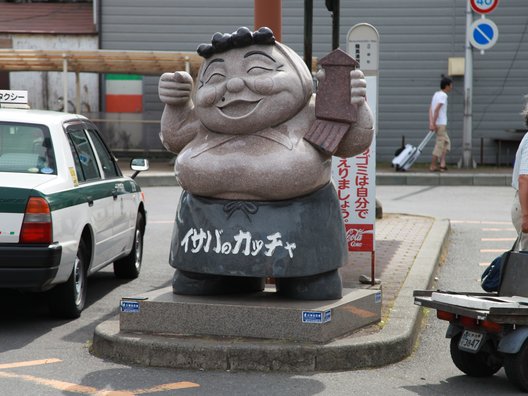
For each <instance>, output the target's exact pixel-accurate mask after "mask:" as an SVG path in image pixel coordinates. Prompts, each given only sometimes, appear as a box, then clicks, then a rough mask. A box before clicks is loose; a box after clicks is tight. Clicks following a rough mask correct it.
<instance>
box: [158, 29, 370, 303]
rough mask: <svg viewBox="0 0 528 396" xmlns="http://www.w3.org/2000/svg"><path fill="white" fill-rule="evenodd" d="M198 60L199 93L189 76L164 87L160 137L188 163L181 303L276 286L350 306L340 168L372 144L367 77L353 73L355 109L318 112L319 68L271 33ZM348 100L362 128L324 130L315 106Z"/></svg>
mask: <svg viewBox="0 0 528 396" xmlns="http://www.w3.org/2000/svg"><path fill="white" fill-rule="evenodd" d="M341 52H342V51H341ZM198 53H199V54H200V55H201V56H202V57H204V58H205V59H204V62H203V64H202V65H201V67H200V70H199V72H198V76H197V81H196V84H195V85H194V84H193V80H192V78H191V76H190V75H189V74H188V73H185V72H176V73H165V74H163V75H162V76H161V78H160V82H159V96H160V99H161V101H162V102H163V103H164V104H165V109H164V111H163V115H162V118H161V133H160V136H161V140H162V142H163V145H164V146H165V147H166V148H167V149H168V150H170V151H172V152H174V153H177V154H178V156H177V159H176V163H175V172H176V177H177V180H178V181H179V183H180V185H181V186H182V188H183V190H184V191H183V193H182V196H181V199H180V202H179V206H178V210H177V214H176V220H175V225H174V231H173V236H172V242H171V253H170V264H171V265H172V266H173V267H174V268H176V272H175V274H174V278H173V282H172V286H173V291H174V293H176V294H188V295H210V294H220V293H241V292H254V291H261V290H263V288H264V281H265V279H266V278H267V277H273V278H275V282H276V288H277V292H278V293H279V294H281V295H283V296H286V297H289V298H296V299H310V300H325V299H326V300H328V299H338V298H341V296H342V284H341V277H340V275H339V272H338V268H339V267H341V266H343V265H345V264H346V260H347V249H346V242H345V234H344V226H343V222H342V219H341V213H340V207H339V202H338V199H337V196H336V193H335V189H334V187H333V185H332V183H331V181H330V172H331V156H332V154H333V155H336V156H340V157H351V156H354V155H357V154H359V153H361V152H363V151H364V150H366V149H367V148H368V147H369V146H370V143H371V141H372V138H373V135H374V132H373V117H372V113H371V111H370V108H369V106H368V104H367V103H366V102H365V94H366V88H365V87H366V83H365V79H364V76H363V73H362V72H361V71H360V70H352V69H351V71H350V72H347V73H348V76H349V77H348V81H345V84H344V85H343V84H342V83H340V85H343V86H345V87H347V88H346V95H345V97H344V98H342V97H341V98H337V99H336V98H335V97H334V98H333V97H332V95H331V94H330V95H329V96H328V97H326V94H325V95H324V96H325V97H323V96H322V97H318V98H317V105H316V103H315V102H316V100H315V95H313V81H312V75H311V73H310V72H309V70H308V68H307V67H306V65H305V64H304V62H303V60H302V59H301V58H300V57H299V56H298V55H297V54H296V53H295V52H294V51H293V50H292V49H290V48H288V47H287V46H285V45H284V44H281V43H279V42H277V41H276V40H275V38H274V36H273V32H272V31H271V30H270V29H268V28H261V29H259V30H258V31H257V32H251V31H250V30H249V29H247V28H240V29H238V31H237V32H235V33H233V34H221V33H216V34H215V35H214V36H213V38H212V44H202V45H200V46H199V47H198ZM343 54H344V53H343ZM353 62H355V61H353ZM328 78H330V76H328ZM318 79H320V80H322V81H325V80H324V79H325V72H324V71H321V72H320V73H318ZM325 91H329V90H328V89H326V90H325ZM334 96H335V95H334ZM343 100H344V101H345V106H346V105H348V104H349V103H351V104H353V105H354V111H353V113H354V114H353V119H354V120H353V121H350V120H346V119H345V120H343V119H337V120H334V121H335V122H334V121H332V120H331V119H329V118H327V119H326V120H325V119H324V118H321V119H317V118H316V111H315V108H316V106H320V105H321V106H323V107H322V109H323V111H322V112H321V114H323V113H325V111H324V107H325V106H324V104H325V103H327V104H328V103H330V107H332V106H334V107H335V106H338V105H339V103H340V102H341V103H342V102H343ZM326 107H327V108H328V106H326ZM345 108H346V107H345ZM326 113H328V111H326ZM330 113H332V112H331V111H330ZM337 113H344V112H343V111H337ZM345 113H348V112H347V111H345ZM345 118H350V117H349V116H348V115H347V116H346V117H345ZM325 122H326V123H325ZM332 131H334V132H335V134H333V132H332ZM308 135H309V138H308ZM334 135H335V136H338V137H337V138H335V137H333V136H334ZM328 137H330V138H328ZM307 139H308V140H310V142H309V141H308V140H307ZM328 141H330V144H327V142H328Z"/></svg>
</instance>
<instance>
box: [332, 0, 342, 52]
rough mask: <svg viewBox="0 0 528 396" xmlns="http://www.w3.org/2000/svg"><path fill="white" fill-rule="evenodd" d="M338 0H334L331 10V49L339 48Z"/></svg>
mask: <svg viewBox="0 0 528 396" xmlns="http://www.w3.org/2000/svg"><path fill="white" fill-rule="evenodd" d="M340 7H341V6H340V4H339V0H334V9H333V11H332V50H335V49H336V48H339V15H340V12H339V10H340Z"/></svg>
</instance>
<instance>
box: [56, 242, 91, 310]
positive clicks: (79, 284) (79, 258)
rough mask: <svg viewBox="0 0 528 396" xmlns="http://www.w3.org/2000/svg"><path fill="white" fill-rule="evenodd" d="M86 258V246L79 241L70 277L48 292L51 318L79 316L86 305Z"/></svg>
mask: <svg viewBox="0 0 528 396" xmlns="http://www.w3.org/2000/svg"><path fill="white" fill-rule="evenodd" d="M86 257H87V254H86V244H85V242H84V241H81V242H80V243H79V249H78V250H77V255H76V257H75V262H74V263H73V270H72V273H71V275H70V277H69V278H68V280H67V281H66V282H65V283H62V284H60V285H57V286H56V287H54V288H53V289H52V290H51V291H50V292H51V295H50V311H51V313H52V315H53V316H56V317H60V318H67V319H75V318H78V317H79V316H81V312H82V310H83V309H84V305H85V303H86V283H87V282H86V280H87V275H86V264H87V259H86Z"/></svg>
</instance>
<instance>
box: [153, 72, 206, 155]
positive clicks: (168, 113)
mask: <svg viewBox="0 0 528 396" xmlns="http://www.w3.org/2000/svg"><path fill="white" fill-rule="evenodd" d="M192 87H193V82H192V77H191V76H190V75H189V74H188V73H186V72H176V73H164V74H163V75H162V76H161V77H160V81H159V86H158V92H159V97H160V100H161V101H162V102H163V103H165V108H164V109H163V114H162V116H161V131H160V139H161V142H162V143H163V146H165V148H166V149H167V150H169V151H172V152H173V153H179V152H180V151H181V150H182V149H183V147H185V146H186V145H187V144H188V143H189V142H190V141H191V140H192V139H194V137H195V136H196V134H197V133H198V131H199V130H200V128H201V123H200V121H199V120H198V119H197V118H196V114H195V112H194V105H193V102H192V100H191V92H192Z"/></svg>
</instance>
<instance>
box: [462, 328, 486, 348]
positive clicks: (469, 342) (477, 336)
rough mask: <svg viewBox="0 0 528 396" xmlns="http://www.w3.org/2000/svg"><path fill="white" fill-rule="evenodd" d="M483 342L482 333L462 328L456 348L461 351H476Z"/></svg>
mask: <svg viewBox="0 0 528 396" xmlns="http://www.w3.org/2000/svg"><path fill="white" fill-rule="evenodd" d="M483 343H484V333H478V332H476V331H469V330H464V332H463V333H462V337H460V341H459V342H458V348H459V349H461V350H463V351H468V352H473V353H477V352H478V351H479V349H480V347H481V346H482V344H483Z"/></svg>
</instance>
